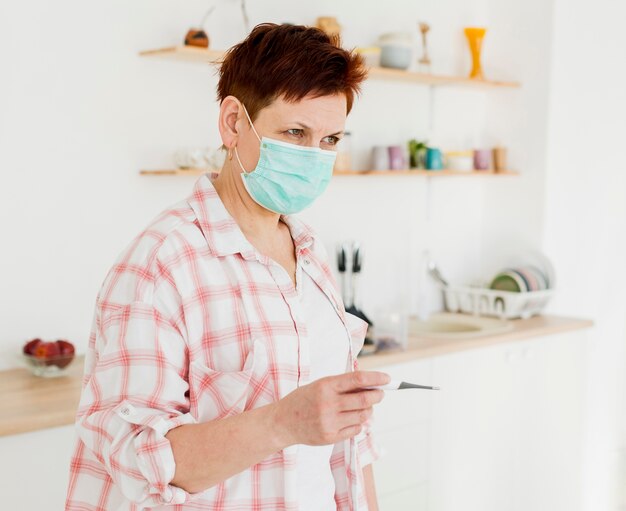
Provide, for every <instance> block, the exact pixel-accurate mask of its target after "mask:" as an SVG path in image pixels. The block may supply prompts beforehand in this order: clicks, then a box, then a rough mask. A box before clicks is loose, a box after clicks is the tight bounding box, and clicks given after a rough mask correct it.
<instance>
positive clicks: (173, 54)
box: [139, 46, 520, 88]
mask: <svg viewBox="0 0 626 511" xmlns="http://www.w3.org/2000/svg"><path fill="white" fill-rule="evenodd" d="M139 55H141V56H142V57H151V58H161V59H168V60H178V61H183V62H198V63H201V64H206V63H209V64H215V63H216V62H218V61H219V59H220V58H221V57H222V56H223V55H224V52H223V51H219V50H210V49H206V48H196V47H194V46H170V47H167V48H159V49H156V50H146V51H141V52H139ZM369 78H374V79H382V80H395V81H403V82H413V83H421V84H424V85H461V86H470V87H487V88H507V87H508V88H511V87H519V86H520V84H519V83H517V82H506V81H495V80H475V79H471V78H467V77H465V76H445V75H434V74H429V73H417V72H414V71H404V70H402V69H392V68H385V67H370V68H369Z"/></svg>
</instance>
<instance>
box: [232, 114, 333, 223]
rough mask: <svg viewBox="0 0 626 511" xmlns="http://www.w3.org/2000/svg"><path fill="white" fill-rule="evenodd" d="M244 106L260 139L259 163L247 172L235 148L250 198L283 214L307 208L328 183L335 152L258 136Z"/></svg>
mask: <svg viewBox="0 0 626 511" xmlns="http://www.w3.org/2000/svg"><path fill="white" fill-rule="evenodd" d="M243 109H244V112H245V113H246V117H248V121H250V126H251V127H252V130H253V131H254V134H255V135H256V137H257V138H258V139H259V142H261V150H260V155H259V162H258V163H257V164H256V167H255V168H254V170H252V171H250V172H247V171H246V169H244V168H243V165H242V164H241V160H240V159H239V154H238V153H237V147H235V156H236V157H237V161H238V162H239V165H240V166H241V168H242V170H243V173H242V174H241V178H242V179H243V184H244V186H245V188H246V190H247V191H248V193H249V194H250V197H252V199H253V200H254V201H255V202H256V203H257V204H259V205H261V206H263V207H264V208H266V209H269V210H270V211H273V212H274V213H279V214H282V215H290V214H292V213H298V212H299V211H302V210H303V209H305V208H307V207H309V206H310V205H311V204H312V203H313V202H314V201H315V199H317V198H318V197H319V196H320V195H322V193H323V192H324V190H326V187H327V186H328V184H329V183H330V178H331V176H332V174H333V166H334V164H335V157H336V156H337V153H336V152H335V151H326V150H324V149H320V148H319V147H303V146H299V145H296V144H289V143H288V142H282V141H280V140H273V139H271V138H267V137H263V138H261V137H259V134H258V133H257V131H256V129H255V128H254V125H253V124H252V120H251V119H250V116H249V115H248V111H247V110H246V107H245V106H244V107H243Z"/></svg>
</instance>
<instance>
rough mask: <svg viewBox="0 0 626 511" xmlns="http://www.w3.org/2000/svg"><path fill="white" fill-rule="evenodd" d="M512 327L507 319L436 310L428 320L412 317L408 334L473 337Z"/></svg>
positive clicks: (415, 335)
mask: <svg viewBox="0 0 626 511" xmlns="http://www.w3.org/2000/svg"><path fill="white" fill-rule="evenodd" d="M512 329H513V324H512V323H511V322H510V321H506V320H501V319H497V318H488V317H484V316H474V315H471V314H459V313H454V312H436V313H434V314H432V315H431V316H430V317H428V319H426V320H421V319H419V318H418V317H415V316H412V317H410V318H409V324H408V335H409V337H430V338H438V339H471V338H473V337H481V336H484V335H493V334H500V333H503V332H508V331H510V330H512Z"/></svg>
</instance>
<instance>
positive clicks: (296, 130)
mask: <svg viewBox="0 0 626 511" xmlns="http://www.w3.org/2000/svg"><path fill="white" fill-rule="evenodd" d="M287 133H289V134H290V135H293V136H295V137H302V136H303V135H304V130H301V129H299V128H292V129H290V130H287Z"/></svg>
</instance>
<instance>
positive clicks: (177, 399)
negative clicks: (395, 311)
mask: <svg viewBox="0 0 626 511" xmlns="http://www.w3.org/2000/svg"><path fill="white" fill-rule="evenodd" d="M281 218H282V220H283V221H284V222H285V223H286V224H287V225H288V227H289V229H290V232H291V236H292V238H293V240H294V244H295V246H296V255H297V258H298V262H299V264H300V263H301V262H302V261H303V262H304V264H305V265H306V270H307V273H308V274H309V275H310V276H311V277H312V278H313V280H314V281H315V282H316V284H317V285H318V286H319V288H320V289H321V290H322V291H323V292H324V294H325V295H326V296H327V298H328V307H332V308H334V310H335V311H336V313H337V314H338V315H339V317H340V318H341V320H342V323H343V324H344V325H345V327H346V342H349V343H350V361H348V363H347V366H346V371H350V370H353V369H355V368H357V360H356V354H357V353H358V351H359V350H360V349H361V346H362V344H363V340H364V337H365V332H366V329H367V324H366V323H365V322H364V321H362V320H361V319H359V318H357V317H355V316H353V315H351V314H349V313H347V312H346V311H345V309H344V305H343V303H342V300H341V296H340V294H339V291H338V287H337V284H336V282H335V279H334V277H333V274H332V272H331V270H330V268H329V265H328V258H327V253H326V251H325V249H324V246H323V244H322V242H321V241H320V240H319V239H318V238H317V237H316V235H315V233H314V232H313V231H312V230H311V228H310V227H309V226H307V225H306V224H305V223H304V222H302V221H301V220H299V219H297V218H295V217H293V216H282V217H281ZM298 299H299V298H298V295H297V291H296V289H295V287H294V285H293V282H292V281H291V278H290V277H289V275H288V274H287V272H286V271H285V270H284V268H282V267H280V266H279V265H278V264H277V263H275V262H273V261H272V260H271V259H270V258H269V257H267V256H265V255H262V254H261V253H259V252H258V251H257V250H256V249H255V248H254V247H253V246H252V245H251V244H250V242H249V241H248V240H247V239H246V237H245V236H244V234H243V233H242V231H241V230H240V229H239V226H238V225H237V223H236V222H235V220H234V219H233V218H232V217H231V216H230V215H229V213H228V212H227V210H226V208H225V207H224V205H223V203H222V201H221V200H220V198H219V195H218V194H217V192H216V191H215V188H214V187H213V184H212V182H211V180H210V178H209V176H208V175H207V174H205V175H203V176H201V177H200V178H199V179H198V180H197V182H196V184H195V186H194V189H193V192H192V194H191V195H190V196H189V197H188V198H187V199H186V200H182V201H180V202H179V203H177V204H174V205H173V206H172V207H171V208H169V209H167V210H165V211H163V212H162V213H161V214H160V215H159V216H158V217H157V218H156V219H155V220H154V221H153V222H152V223H151V224H150V225H149V226H148V227H147V228H146V229H145V230H144V231H143V232H142V233H140V234H139V235H138V236H137V237H136V238H135V239H134V240H133V241H132V243H131V244H130V245H129V246H128V247H127V249H125V250H124V251H123V252H122V254H121V255H120V256H119V257H118V259H117V261H116V262H115V264H114V265H113V267H112V268H111V270H110V271H109V273H108V274H107V276H106V278H105V281H104V283H103V285H102V288H101V290H100V292H99V293H98V297H97V300H96V307H95V314H94V319H93V327H92V332H91V335H90V339H89V348H88V351H87V356H86V360H85V374H84V379H83V390H82V395H81V400H80V405H79V409H78V412H77V418H76V430H77V440H76V446H75V450H74V454H73V457H72V461H71V467H70V482H69V488H68V496H67V502H66V510H75V511H85V510H94V511H96V510H97V511H104V510H107V511H111V510H116V511H118V510H119V511H121V510H138V509H143V508H152V509H159V510H165V509H176V510H191V509H193V510H200V509H206V510H209V509H212V510H239V511H243V510H249V509H250V510H252V509H255V510H294V511H295V510H297V509H298V495H297V480H296V473H295V467H296V463H295V461H296V459H297V455H298V446H297V445H293V446H290V447H287V448H286V449H283V450H282V451H279V452H277V453H275V454H273V455H271V456H269V457H268V458H266V459H264V460H263V461H261V462H260V463H258V464H256V465H254V466H252V467H250V468H249V469H247V470H245V471H243V472H241V473H239V474H237V475H235V476H233V477H230V478H229V479H227V480H225V481H223V482H222V483H219V484H217V485H215V486H213V487H211V488H209V489H207V490H205V491H203V492H198V493H195V494H190V493H188V492H186V491H185V490H183V489H181V488H178V487H176V486H173V485H172V484H170V481H171V480H172V478H173V477H174V470H175V462H174V456H173V453H172V449H171V445H170V443H169V441H168V440H167V438H165V434H166V433H167V432H168V431H169V430H170V429H172V428H174V427H176V426H179V425H182V424H189V423H197V422H203V421H210V420H215V419H220V418H223V417H228V416H231V415H234V414H238V413H241V412H243V411H245V410H249V409H252V408H256V407H259V406H263V405H266V404H268V403H271V402H274V401H276V400H278V399H280V398H282V397H284V396H286V395H287V394H289V393H290V392H292V391H293V390H295V389H296V388H297V387H298V386H301V385H304V384H306V383H308V382H309V360H308V352H309V349H308V343H309V342H310V341H309V339H308V337H307V326H306V324H304V322H303V320H302V318H301V317H300V316H299V315H297V314H294V311H296V310H297V303H296V302H297V301H298ZM378 457H379V453H378V450H377V449H376V447H375V445H374V443H373V441H372V437H371V435H370V431H369V425H368V426H367V427H366V428H365V429H364V431H363V432H362V433H361V434H359V435H358V436H357V437H355V438H352V439H350V440H346V441H344V442H339V443H337V444H335V445H334V446H333V452H332V456H331V469H332V473H333V478H334V480H335V501H336V504H337V509H338V510H340V511H344V510H359V511H360V510H366V509H367V502H366V499H365V493H364V487H363V476H362V467H363V466H365V465H366V464H368V463H371V462H372V461H373V460H375V459H377V458H378Z"/></svg>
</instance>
